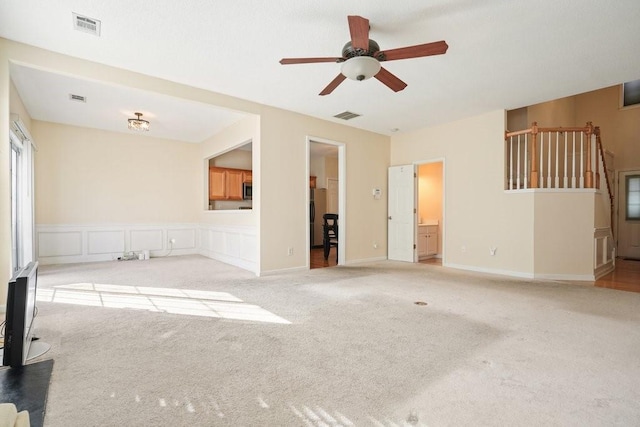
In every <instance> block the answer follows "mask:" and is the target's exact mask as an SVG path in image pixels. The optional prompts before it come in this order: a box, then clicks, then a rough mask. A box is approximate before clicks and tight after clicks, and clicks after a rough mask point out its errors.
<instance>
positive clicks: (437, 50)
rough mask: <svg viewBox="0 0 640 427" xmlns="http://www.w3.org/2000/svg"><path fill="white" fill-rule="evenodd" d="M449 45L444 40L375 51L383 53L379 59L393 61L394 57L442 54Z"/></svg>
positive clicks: (406, 57) (407, 57) (405, 57)
mask: <svg viewBox="0 0 640 427" xmlns="http://www.w3.org/2000/svg"><path fill="white" fill-rule="evenodd" d="M448 48H449V45H447V43H446V42H445V41H444V40H440V41H439V42H433V43H425V44H419V45H415V46H407V47H400V48H398V49H389V50H383V51H382V52H378V53H376V57H378V55H379V54H382V55H384V56H383V57H382V58H380V61H395V60H396V59H409V58H419V57H421V56H431V55H442V54H443V53H445V52H446V51H447V49H448Z"/></svg>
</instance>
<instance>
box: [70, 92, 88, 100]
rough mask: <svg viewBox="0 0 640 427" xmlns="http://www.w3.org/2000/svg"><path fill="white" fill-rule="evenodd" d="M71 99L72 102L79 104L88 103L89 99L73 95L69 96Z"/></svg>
mask: <svg viewBox="0 0 640 427" xmlns="http://www.w3.org/2000/svg"><path fill="white" fill-rule="evenodd" d="M69 99H70V100H71V101H77V102H87V98H86V97H84V96H82V95H74V94H72V93H70V94H69Z"/></svg>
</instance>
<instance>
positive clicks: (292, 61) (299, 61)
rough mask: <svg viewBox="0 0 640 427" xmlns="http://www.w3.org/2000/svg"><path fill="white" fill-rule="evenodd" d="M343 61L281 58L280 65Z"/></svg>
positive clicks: (337, 59) (342, 59) (336, 59)
mask: <svg viewBox="0 0 640 427" xmlns="http://www.w3.org/2000/svg"><path fill="white" fill-rule="evenodd" d="M341 61H344V58H341V57H337V58H282V59H281V60H280V63H281V64H282V65H290V64H311V63H315V62H341Z"/></svg>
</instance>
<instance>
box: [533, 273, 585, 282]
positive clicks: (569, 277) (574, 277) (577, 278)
mask: <svg viewBox="0 0 640 427" xmlns="http://www.w3.org/2000/svg"><path fill="white" fill-rule="evenodd" d="M533 278H534V279H536V280H566V281H570V282H594V281H595V280H596V277H595V275H594V274H536V275H534V277H533Z"/></svg>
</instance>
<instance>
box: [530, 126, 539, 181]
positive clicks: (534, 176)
mask: <svg viewBox="0 0 640 427" xmlns="http://www.w3.org/2000/svg"><path fill="white" fill-rule="evenodd" d="M537 138H538V123H537V122H533V125H532V126H531V183H530V185H529V187H531V188H538V165H537V164H536V139H537Z"/></svg>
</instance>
